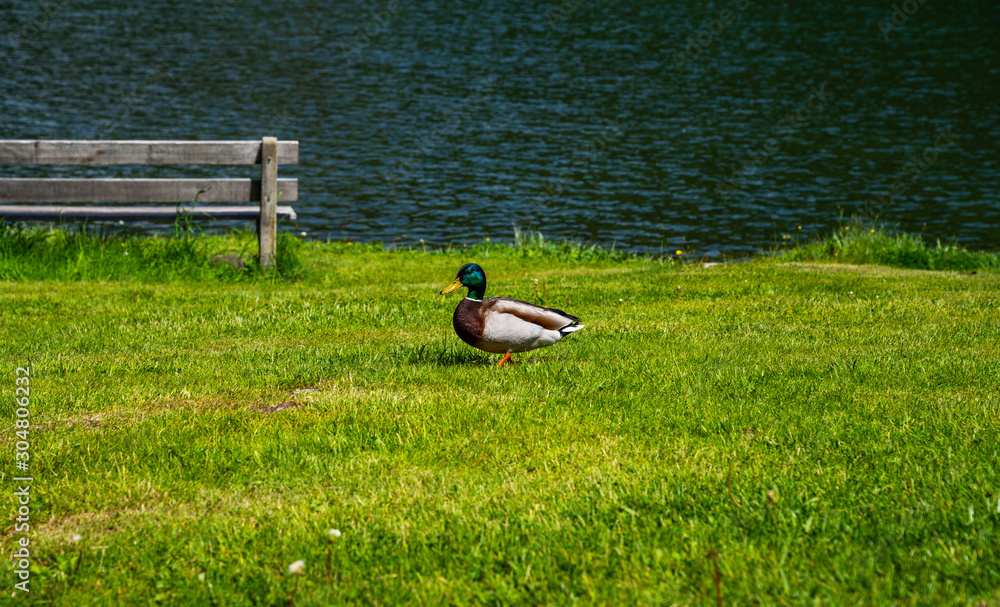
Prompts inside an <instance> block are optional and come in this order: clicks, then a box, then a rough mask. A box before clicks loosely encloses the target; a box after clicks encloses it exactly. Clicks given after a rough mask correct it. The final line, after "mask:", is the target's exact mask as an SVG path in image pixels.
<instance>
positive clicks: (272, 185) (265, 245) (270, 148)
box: [257, 137, 278, 268]
mask: <svg viewBox="0 0 1000 607" xmlns="http://www.w3.org/2000/svg"><path fill="white" fill-rule="evenodd" d="M277 238H278V139H277V137H264V139H263V141H262V142H261V149H260V218H259V219H258V220H257V239H258V245H259V251H260V265H261V266H262V267H265V268H270V267H272V266H274V256H275V249H276V241H277Z"/></svg>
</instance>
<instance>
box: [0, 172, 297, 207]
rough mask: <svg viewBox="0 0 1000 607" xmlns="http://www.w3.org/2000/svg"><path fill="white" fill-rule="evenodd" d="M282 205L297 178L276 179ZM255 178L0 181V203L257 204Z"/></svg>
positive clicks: (291, 197) (292, 198)
mask: <svg viewBox="0 0 1000 607" xmlns="http://www.w3.org/2000/svg"><path fill="white" fill-rule="evenodd" d="M278 190H279V191H280V192H281V201H282V202H295V201H297V200H298V199H299V182H298V179H294V178H287V179H278ZM259 200H260V181H258V180H256V179H113V178H107V179H75V178H74V179H46V178H14V177H11V178H3V179H0V202H195V201H197V202H258V201H259Z"/></svg>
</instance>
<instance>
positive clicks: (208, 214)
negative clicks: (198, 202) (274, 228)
mask: <svg viewBox="0 0 1000 607" xmlns="http://www.w3.org/2000/svg"><path fill="white" fill-rule="evenodd" d="M181 213H188V214H189V215H191V216H192V217H193V218H195V219H198V218H207V219H257V218H258V217H259V216H260V207H257V206H196V207H192V206H181V205H178V206H173V207H64V206H45V205H0V217H6V218H7V219H59V218H62V219H122V220H132V219H167V218H174V217H176V216H177V215H179V214H181ZM278 217H281V218H284V219H291V220H295V219H297V217H298V216H297V215H296V214H295V209H293V208H292V207H289V206H279V207H278Z"/></svg>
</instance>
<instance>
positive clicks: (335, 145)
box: [0, 0, 1000, 253]
mask: <svg viewBox="0 0 1000 607" xmlns="http://www.w3.org/2000/svg"><path fill="white" fill-rule="evenodd" d="M896 6H898V7H900V12H898V14H897V15H896V17H895V19H896V22H897V23H900V25H899V26H898V27H893V28H892V31H887V30H888V29H889V28H888V27H887V26H886V24H890V25H891V23H892V21H891V20H892V18H893V2H890V1H889V0H885V1H883V2H871V3H867V4H862V3H859V2H856V1H850V0H847V1H844V0H838V1H814V2H795V3H790V2H774V3H763V2H749V1H746V0H737V1H733V2H720V3H705V2H694V1H688V2H598V1H597V0H577V1H574V0H566V1H564V2H561V4H560V2H557V1H553V2H551V3H545V2H541V3H532V2H524V1H517V0H503V1H501V0H482V1H478V2H476V1H467V0H449V1H448V2H431V1H428V2H417V1H410V0H378V1H375V2H370V3H360V2H352V1H344V2H331V3H322V2H311V1H298V2H291V1H290V2H271V3H265V2H262V1H260V0H219V1H217V2H201V3H195V2H177V1H165V2H156V3H147V2H142V3H139V2H116V3H112V2H79V1H64V2H56V1H54V0H53V1H50V2H47V3H44V4H43V5H38V4H35V3H31V2H16V3H12V2H2V3H0V23H2V24H3V25H2V27H3V29H2V30H0V37H2V40H0V65H2V66H3V67H2V68H0V69H2V76H0V137H4V138H84V137H87V138H89V137H103V138H107V139H111V138H114V139H169V138H176V139H249V138H257V137H259V136H261V135H263V134H275V135H277V136H279V137H280V138H284V139H298V140H300V141H301V145H302V152H301V164H300V165H299V166H297V167H288V169H287V170H284V171H283V174H284V175H289V176H290V175H295V176H298V177H300V179H301V184H300V198H301V200H300V202H298V203H296V204H295V207H296V210H297V211H298V213H299V219H298V222H297V225H296V226H293V228H294V229H295V230H296V231H305V232H307V233H308V234H309V235H310V236H312V237H317V238H338V239H355V240H381V241H385V242H391V241H395V242H397V243H401V244H402V243H413V242H416V241H418V240H419V239H421V238H423V239H425V240H426V241H427V242H429V243H448V242H471V241H476V240H479V239H482V238H485V237H492V238H494V239H497V238H507V237H510V235H511V234H512V226H514V225H519V226H523V227H531V228H534V229H538V230H541V231H542V232H543V233H544V234H545V235H546V236H547V237H549V238H557V239H561V238H571V239H579V240H585V241H591V242H596V243H601V244H605V245H610V244H612V243H617V246H618V247H620V248H630V249H636V250H650V251H659V250H661V248H664V249H668V250H674V249H677V248H682V249H684V250H686V251H698V252H703V253H712V252H731V253H738V252H741V251H753V250H755V249H757V248H758V247H766V246H768V245H770V244H773V243H774V242H776V241H779V242H780V240H781V235H783V234H791V235H793V236H794V237H803V236H805V235H807V234H812V233H816V232H821V231H824V230H827V229H829V228H830V227H832V226H833V225H836V223H837V221H838V218H839V217H840V216H841V215H844V216H850V215H852V214H858V213H862V212H864V210H865V208H866V201H867V207H868V209H869V211H870V212H877V213H880V214H881V215H882V216H883V218H884V219H885V220H886V221H888V222H891V223H898V224H899V225H900V226H901V227H902V228H903V229H905V230H908V231H914V232H923V233H924V234H925V236H927V237H929V238H932V239H933V238H942V239H952V238H954V239H957V240H958V241H960V242H962V243H964V244H966V245H968V246H971V247H983V248H996V246H997V243H998V242H1000V167H998V159H1000V154H998V153H997V149H998V141H1000V122H998V116H1000V42H998V37H1000V8H998V3H997V2H995V1H994V0H990V1H980V2H973V1H967V0H966V1H957V2H948V3H944V2H927V3H925V4H920V2H919V1H918V0H907V2H896ZM903 9H906V10H908V11H909V12H910V13H912V14H909V15H907V14H905V13H904V12H903ZM724 11H725V12H724ZM904 18H905V21H906V22H905V23H902V21H903V20H904ZM706 20H707V21H706ZM879 20H885V22H886V24H883V25H882V26H881V27H880V26H879ZM366 32H367V33H366ZM886 38H888V39H886ZM699 41H700V42H701V44H702V45H703V47H699V46H697V43H698V42H699ZM686 48H688V49H690V52H689V53H688V52H686V51H685V49H686ZM928 148H930V149H928ZM915 155H916V156H917V157H918V159H919V163H913V162H912V161H911V159H912V158H913V157H914V156H915ZM35 170H37V169H31V168H28V169H13V170H12V169H11V168H10V167H4V168H2V171H3V173H4V174H8V175H14V174H32V171H35ZM48 170H49V171H51V168H50V169H48ZM171 170H177V169H155V171H157V172H156V173H155V174H164V171H166V172H167V174H172V173H169V171H171ZM208 170H209V171H210V172H211V171H215V173H211V174H216V173H218V172H219V169H208ZM123 172H124V173H127V174H134V173H139V172H141V171H140V169H128V168H125V170H124V171H123ZM249 173H250V171H249V169H247V168H239V169H237V170H235V171H234V172H233V174H235V175H243V174H249ZM897 180H899V181H901V183H900V184H899V186H900V187H898V188H897V193H896V194H895V195H892V194H889V191H890V188H891V187H892V186H893V183H894V182H896V181H897ZM877 196H881V199H880V198H878V197H877ZM799 226H801V230H800V229H799Z"/></svg>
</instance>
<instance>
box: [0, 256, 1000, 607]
mask: <svg viewBox="0 0 1000 607" xmlns="http://www.w3.org/2000/svg"><path fill="white" fill-rule="evenodd" d="M237 248H238V247H237ZM584 253H586V251H584ZM297 254H298V256H299V259H300V262H301V265H302V267H304V268H307V269H308V270H307V271H306V272H304V273H303V274H302V275H301V276H300V278H299V279H297V280H287V279H279V278H273V277H270V278H269V277H267V276H257V277H256V278H255V277H253V276H250V277H249V278H246V277H244V278H240V277H238V276H237V277H236V278H234V279H232V280H229V279H226V278H225V277H223V278H219V277H218V276H214V277H207V278H206V277H200V278H198V279H194V278H184V277H183V276H181V277H172V278H170V279H165V280H151V279H143V280H130V279H128V278H123V277H121V276H113V277H112V278H114V279H113V280H103V279H99V278H87V277H86V276H83V277H82V279H80V278H81V276H80V275H75V276H74V275H67V276H61V277H60V278H57V279H40V278H31V277H30V276H28V277H25V272H26V271H27V270H25V269H24V267H23V266H21V270H18V272H20V274H18V273H17V272H13V273H8V278H7V279H6V280H5V281H4V282H2V283H0V299H2V305H0V334H2V345H0V361H3V375H2V377H3V380H2V382H0V389H2V390H3V392H5V393H6V394H7V395H8V396H9V397H8V398H5V399H4V400H3V403H4V408H3V411H2V414H3V418H4V420H6V421H5V423H4V431H3V434H2V438H0V442H2V444H3V449H4V453H5V454H7V456H6V457H4V462H5V463H4V465H3V466H2V469H0V479H2V483H0V485H2V487H3V488H4V489H3V491H4V492H5V495H6V500H7V503H9V504H11V506H10V508H8V512H9V513H10V514H9V515H8V516H7V517H5V520H4V524H3V525H4V526H3V528H2V529H3V533H2V536H3V544H4V550H5V551H7V552H8V554H10V553H13V552H14V550H15V549H16V547H15V542H16V541H17V539H18V538H19V537H22V534H20V533H16V532H15V529H14V514H13V513H14V511H15V509H16V501H15V497H14V495H13V494H14V491H15V490H16V485H17V483H15V482H14V481H13V480H12V477H13V476H16V475H18V474H22V473H19V472H18V471H17V470H16V469H15V468H14V455H13V454H14V451H15V442H16V441H17V440H18V438H17V437H16V435H15V428H14V421H13V420H14V419H15V415H14V408H13V404H12V398H10V397H13V396H14V392H15V368H16V367H19V366H25V365H29V364H30V366H31V370H32V373H33V376H32V380H31V416H30V423H31V430H30V442H31V447H30V455H31V460H30V474H31V475H32V476H33V477H34V479H35V481H34V483H33V484H32V494H31V504H30V507H31V514H30V517H31V530H30V533H29V537H30V540H31V542H32V543H31V554H32V561H31V562H32V575H31V578H30V588H31V592H30V594H28V595H24V594H23V593H20V592H18V593H17V594H18V598H19V599H21V600H22V601H23V603H24V604H28V603H31V604H38V605H50V604H51V605H74V606H83V605H118V604H123V605H126V604H127V605H153V604H162V605H209V604H216V605H287V604H288V602H289V597H290V595H291V594H292V592H293V588H295V587H296V585H297V589H296V590H295V593H296V594H295V600H294V604H295V605H327V604H332V603H346V604H350V603H361V604H380V605H384V604H405V603H409V604H459V605H467V604H483V603H487V604H508V603H523V604H565V603H574V602H584V603H591V602H596V603H604V604H618V605H629V604H662V605H672V604H680V605H715V604H716V573H715V566H716V565H717V567H718V584H719V586H720V588H721V600H722V603H723V604H724V605H883V604H885V605H944V604H948V605H991V606H992V605H996V604H998V602H1000V533H998V532H1000V455H998V450H1000V351H998V344H1000V314H998V307H1000V273H998V272H996V271H995V270H989V269H987V270H981V271H979V272H978V273H959V272H950V271H949V272H931V271H922V270H906V269H893V268H889V267H884V266H861V265H846V264H830V263H814V262H805V263H779V262H776V261H769V260H758V261H754V262H750V263H737V264H727V265H719V266H714V267H702V266H701V265H700V264H684V263H675V262H671V261H664V262H660V261H657V260H652V259H640V258H628V257H626V256H610V255H605V256H602V255H592V256H588V255H583V254H581V253H580V250H579V249H577V250H576V253H573V252H572V251H570V252H569V253H567V254H563V255H561V254H554V253H553V254H548V255H544V254H539V255H537V256H531V255H526V254H510V253H507V252H505V251H504V250H502V249H501V248H500V247H492V248H491V247H477V248H474V249H472V250H467V251H462V250H452V251H447V252H422V251H398V252H388V251H381V250H379V249H378V248H377V247H369V246H348V245H346V244H344V243H340V244H327V245H323V244H306V245H302V246H301V247H300V248H299V250H298V253H297ZM467 261H475V262H477V263H479V264H480V265H481V266H483V268H484V269H485V271H486V273H487V277H488V279H489V287H488V291H487V295H507V296H512V297H517V298H521V299H525V300H528V301H538V299H536V297H538V298H541V297H542V296H543V295H544V298H545V300H546V301H545V303H547V304H548V305H549V306H552V307H558V308H561V309H564V310H566V311H567V312H569V313H571V314H574V315H577V316H580V317H581V319H582V320H583V322H585V323H586V325H587V327H586V329H584V330H583V331H580V332H577V333H574V334H572V335H570V336H569V337H567V338H566V339H564V340H563V341H562V342H560V343H558V344H556V345H555V346H553V347H551V348H548V349H544V350H539V351H535V352H531V353H528V354H523V355H515V356H514V359H513V361H512V364H510V365H507V366H506V367H503V368H501V369H497V368H495V362H496V361H497V360H498V359H499V356H496V355H485V354H483V353H480V352H478V351H476V350H473V349H471V348H469V347H468V346H466V345H465V344H463V343H462V342H461V341H460V340H459V339H458V338H457V337H456V336H455V334H454V332H453V330H452V327H451V314H452V310H453V309H454V307H455V305H456V304H457V303H458V301H459V299H460V296H457V295H454V294H453V295H452V296H450V297H448V298H446V299H444V300H441V298H437V297H436V294H437V292H438V290H440V289H441V288H442V287H444V286H446V285H447V284H448V283H449V282H450V281H451V280H452V278H454V275H455V271H456V270H457V269H458V267H459V266H460V265H461V264H462V263H464V262H467ZM8 262H10V260H9V259H8ZM14 266H16V264H13V265H11V263H7V265H6V266H4V267H7V268H10V267H14ZM71 274H72V273H71ZM67 278H69V279H67ZM536 279H537V280H538V281H539V282H538V286H537V291H536V284H535V280H536ZM462 293H463V294H464V290H463V291H462ZM536 293H537V295H536ZM331 528H336V529H338V530H340V531H341V532H342V536H341V537H339V538H334V541H329V539H328V536H327V530H328V529H331ZM75 535H79V536H80V537H81V538H82V539H80V540H79V541H77V542H74V541H73V538H74V536H75ZM328 550H329V559H330V563H331V565H330V568H329V570H328V568H327V559H328ZM710 555H711V556H715V555H717V559H716V560H714V561H713V560H712V559H711V558H710ZM297 560H304V561H305V570H304V575H303V576H301V577H294V576H291V575H289V574H288V573H287V569H288V566H289V565H290V564H291V563H292V562H294V561H297ZM17 581H19V580H18V579H17V578H16V576H15V574H14V573H13V569H12V568H11V567H6V568H5V569H4V570H3V573H2V574H0V582H2V584H3V590H2V592H3V594H0V596H10V595H11V592H12V591H13V587H14V584H15V583H16V582H17Z"/></svg>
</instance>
